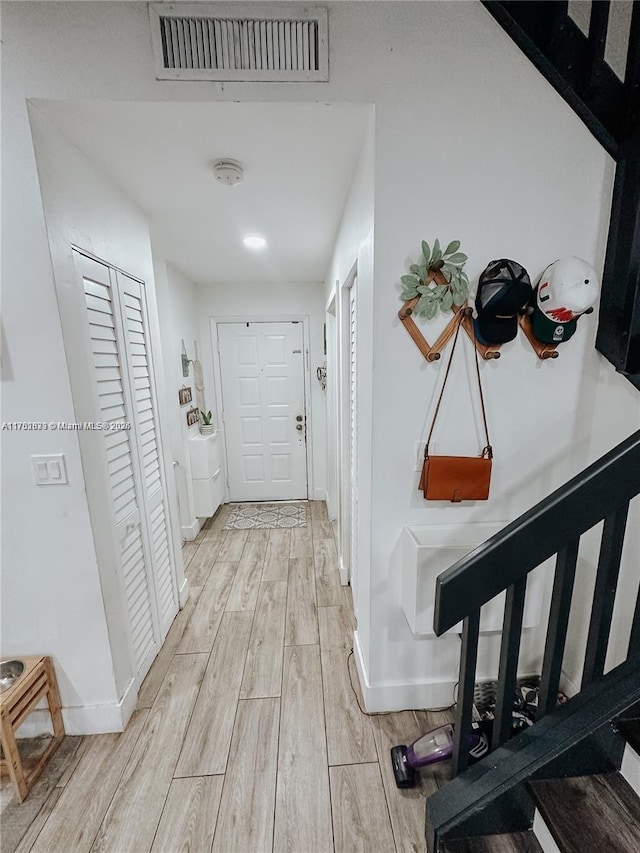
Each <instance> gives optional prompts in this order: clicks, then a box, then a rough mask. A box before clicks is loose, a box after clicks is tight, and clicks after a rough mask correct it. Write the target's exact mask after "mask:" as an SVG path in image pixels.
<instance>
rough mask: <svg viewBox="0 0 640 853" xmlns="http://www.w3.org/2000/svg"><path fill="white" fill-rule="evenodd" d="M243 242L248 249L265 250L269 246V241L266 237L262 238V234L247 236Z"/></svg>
mask: <svg viewBox="0 0 640 853" xmlns="http://www.w3.org/2000/svg"><path fill="white" fill-rule="evenodd" d="M242 242H243V243H244V244H245V246H246V247H247V249H264V247H265V246H266V245H267V241H266V240H265V239H264V237H261V236H260V234H247V236H246V237H244V238H243V240H242Z"/></svg>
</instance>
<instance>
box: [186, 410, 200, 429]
mask: <svg viewBox="0 0 640 853" xmlns="http://www.w3.org/2000/svg"><path fill="white" fill-rule="evenodd" d="M199 420H200V418H199V417H198V410H197V409H193V408H192V409H189V411H188V412H187V426H193V425H194V424H197V423H198V421H199Z"/></svg>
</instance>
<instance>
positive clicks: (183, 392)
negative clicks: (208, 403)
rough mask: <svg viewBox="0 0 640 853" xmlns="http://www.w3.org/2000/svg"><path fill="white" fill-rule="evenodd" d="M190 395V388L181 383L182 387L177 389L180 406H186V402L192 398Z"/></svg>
mask: <svg viewBox="0 0 640 853" xmlns="http://www.w3.org/2000/svg"><path fill="white" fill-rule="evenodd" d="M192 399H193V398H192V396H191V388H187V386H186V385H183V386H182V388H180V390H179V391H178V400H180V405H181V406H186V405H187V403H190V402H191V400H192Z"/></svg>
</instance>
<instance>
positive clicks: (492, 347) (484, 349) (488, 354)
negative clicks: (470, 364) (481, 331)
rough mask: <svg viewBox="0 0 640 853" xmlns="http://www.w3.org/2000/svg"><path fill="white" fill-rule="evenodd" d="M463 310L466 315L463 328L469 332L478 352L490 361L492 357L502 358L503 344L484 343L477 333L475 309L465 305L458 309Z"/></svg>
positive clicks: (463, 319)
mask: <svg viewBox="0 0 640 853" xmlns="http://www.w3.org/2000/svg"><path fill="white" fill-rule="evenodd" d="M458 310H459V311H460V310H463V311H464V312H465V313H464V317H463V318H462V328H463V329H464V330H465V332H466V333H467V336H468V338H469V340H470V341H471V343H472V344H474V346H475V348H476V350H477V351H478V354H479V355H480V356H481V357H482V358H483V359H484V360H485V361H490V360H491V359H496V358H500V355H501V353H500V347H501V346H502V344H483V343H480V341H479V340H478V338H477V337H476V335H475V332H474V328H473V311H472V309H471V308H469V307H468V306H463V307H461V308H459V309H458Z"/></svg>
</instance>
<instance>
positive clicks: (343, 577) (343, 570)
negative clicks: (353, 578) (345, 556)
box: [338, 557, 349, 586]
mask: <svg viewBox="0 0 640 853" xmlns="http://www.w3.org/2000/svg"><path fill="white" fill-rule="evenodd" d="M338 572H339V573H340V583H341V584H342V586H347V584H348V583H349V569H348V568H347V567H346V566H345V565H344V563H343V562H342V557H340V558H339V560H338Z"/></svg>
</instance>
